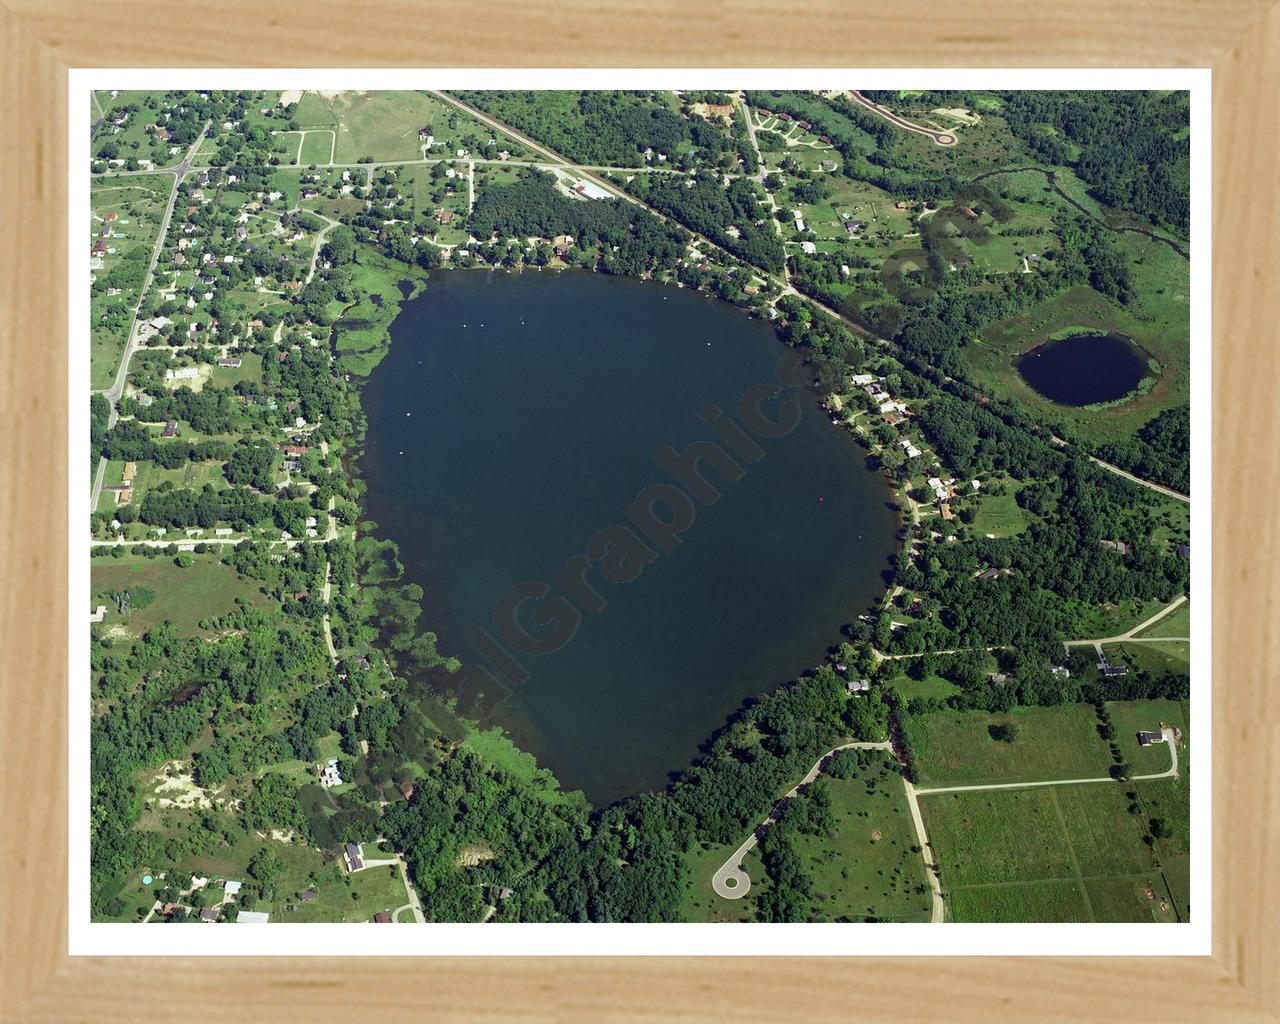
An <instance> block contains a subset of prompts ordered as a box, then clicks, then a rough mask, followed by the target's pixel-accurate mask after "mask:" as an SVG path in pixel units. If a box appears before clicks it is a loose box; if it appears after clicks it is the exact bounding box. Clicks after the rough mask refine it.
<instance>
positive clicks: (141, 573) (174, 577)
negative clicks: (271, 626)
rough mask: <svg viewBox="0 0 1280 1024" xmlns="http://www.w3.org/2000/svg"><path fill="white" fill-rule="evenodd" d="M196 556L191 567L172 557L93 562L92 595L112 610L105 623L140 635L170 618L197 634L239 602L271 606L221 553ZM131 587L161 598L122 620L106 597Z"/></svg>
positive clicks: (183, 630)
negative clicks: (201, 625) (221, 558)
mask: <svg viewBox="0 0 1280 1024" xmlns="http://www.w3.org/2000/svg"><path fill="white" fill-rule="evenodd" d="M184 539H185V538H184ZM192 557H193V558H194V559H195V560H196V562H197V564H195V565H192V566H190V567H189V568H186V569H183V568H180V567H179V566H178V565H176V564H175V563H174V560H173V559H172V558H170V557H169V556H168V555H158V556H157V557H155V558H147V557H145V556H143V555H125V556H124V557H122V558H111V557H105V558H95V559H93V566H92V576H91V581H92V582H91V586H90V592H91V594H92V601H93V604H94V605H98V604H105V605H106V606H107V618H106V625H107V626H118V625H124V626H126V627H127V628H128V629H129V631H130V632H131V633H135V634H141V633H143V632H145V631H146V630H148V629H150V628H151V627H153V626H158V625H159V624H160V623H162V622H164V621H166V620H171V621H172V622H173V623H174V624H175V625H176V626H177V627H178V630H179V632H180V633H182V634H185V635H192V634H194V633H196V632H197V630H198V623H199V622H200V620H201V619H207V618H216V617H217V616H219V615H225V614H226V613H227V612H229V611H232V610H233V609H234V608H235V604H236V599H237V598H243V599H244V600H245V601H247V602H248V603H249V604H252V605H258V606H262V607H265V606H266V603H267V598H266V597H265V596H264V595H262V594H261V593H259V592H258V591H257V590H256V589H255V585H254V584H253V583H252V581H249V580H244V579H241V578H240V577H239V576H238V575H237V574H236V571H235V570H234V569H232V568H231V567H230V566H227V565H223V564H222V563H221V562H219V561H218V560H217V556H216V555H193V556H192ZM130 587H147V588H148V589H150V590H153V591H154V592H155V595H156V598H155V601H153V602H152V603H151V604H150V605H148V606H147V607H146V608H139V609H136V610H134V611H131V612H129V613H128V614H127V615H126V616H125V617H124V618H123V619H122V618H121V617H120V615H119V614H118V613H117V612H116V607H115V605H114V604H113V603H112V602H111V601H110V600H109V599H108V598H107V595H108V594H110V593H114V592H118V591H121V590H127V589H128V588H130Z"/></svg>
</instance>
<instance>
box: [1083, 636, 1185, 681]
mask: <svg viewBox="0 0 1280 1024" xmlns="http://www.w3.org/2000/svg"><path fill="white" fill-rule="evenodd" d="M1104 650H1105V651H1106V652H1107V657H1108V658H1111V659H1113V660H1115V661H1119V662H1122V663H1123V664H1125V665H1128V666H1130V667H1131V668H1138V669H1143V670H1145V671H1147V672H1150V673H1151V674H1152V675H1157V676H1159V675H1163V674H1164V673H1166V672H1174V673H1178V674H1181V675H1186V674H1187V673H1188V672H1190V671H1191V660H1190V659H1191V645H1190V644H1189V643H1184V642H1182V641H1179V640H1153V641H1151V642H1149V643H1143V644H1105V645H1104Z"/></svg>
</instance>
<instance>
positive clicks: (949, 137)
mask: <svg viewBox="0 0 1280 1024" xmlns="http://www.w3.org/2000/svg"><path fill="white" fill-rule="evenodd" d="M845 95H846V96H848V97H849V99H851V100H853V102H854V103H856V104H858V105H859V106H861V107H866V108H867V109H868V110H870V111H871V112H872V113H873V114H878V115H879V116H880V117H883V118H884V119H885V120H886V121H888V122H889V123H890V124H892V125H895V126H897V127H898V128H903V129H905V130H907V131H909V132H917V133H919V134H920V135H927V136H929V138H931V139H933V141H934V142H936V143H937V144H938V145H939V146H954V145H955V144H956V137H955V135H954V134H953V133H951V132H938V131H934V130H933V129H932V128H924V127H922V126H920V125H918V124H914V123H913V122H911V121H908V120H907V119H906V118H905V117H901V116H899V115H898V114H895V113H894V112H893V111H892V110H890V109H889V108H888V107H882V106H880V104H879V103H873V102H872V101H871V100H869V99H867V98H866V97H865V96H863V95H862V93H860V92H858V90H857V89H847V90H846V91H845Z"/></svg>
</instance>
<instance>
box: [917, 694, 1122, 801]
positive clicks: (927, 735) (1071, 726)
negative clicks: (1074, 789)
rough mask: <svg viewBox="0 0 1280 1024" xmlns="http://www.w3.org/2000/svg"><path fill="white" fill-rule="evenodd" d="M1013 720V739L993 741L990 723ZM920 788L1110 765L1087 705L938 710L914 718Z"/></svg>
mask: <svg viewBox="0 0 1280 1024" xmlns="http://www.w3.org/2000/svg"><path fill="white" fill-rule="evenodd" d="M1008 723H1012V724H1013V725H1015V726H1016V727H1017V735H1016V738H1015V739H1014V741H1013V742H1012V743H1009V742H1005V741H1004V740H999V739H994V738H993V737H992V735H991V733H990V732H989V730H990V729H991V727H992V726H999V725H1004V724H1008ZM912 736H913V738H914V740H915V746H916V752H917V760H918V765H919V771H920V781H919V785H920V786H921V787H923V788H928V787H930V786H945V785H982V784H986V783H997V782H1041V781H1048V780H1050V779H1074V778H1093V777H1098V778H1101V777H1103V776H1105V775H1106V774H1107V771H1108V769H1109V768H1110V766H1111V755H1110V753H1109V752H1108V750H1107V745H1106V743H1104V742H1103V740H1102V737H1101V736H1099V735H1098V730H1097V716H1096V715H1095V714H1094V711H1093V708H1092V707H1090V706H1089V705H1087V704H1062V705H1057V706H1053V707H1020V708H1015V709H1014V710H1013V711H1011V712H1009V713H1008V714H993V713H990V712H986V711H951V710H945V711H937V712H934V713H932V714H928V715H920V716H917V717H915V718H913V719H912Z"/></svg>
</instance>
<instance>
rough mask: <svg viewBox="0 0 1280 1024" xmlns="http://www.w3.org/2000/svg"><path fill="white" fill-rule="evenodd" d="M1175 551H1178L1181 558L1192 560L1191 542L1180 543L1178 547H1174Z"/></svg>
mask: <svg viewBox="0 0 1280 1024" xmlns="http://www.w3.org/2000/svg"><path fill="white" fill-rule="evenodd" d="M1174 551H1176V552H1177V553H1178V557H1179V558H1182V559H1186V560H1187V561H1190V560H1191V545H1190V544H1179V545H1178V546H1177V547H1176V548H1174Z"/></svg>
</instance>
